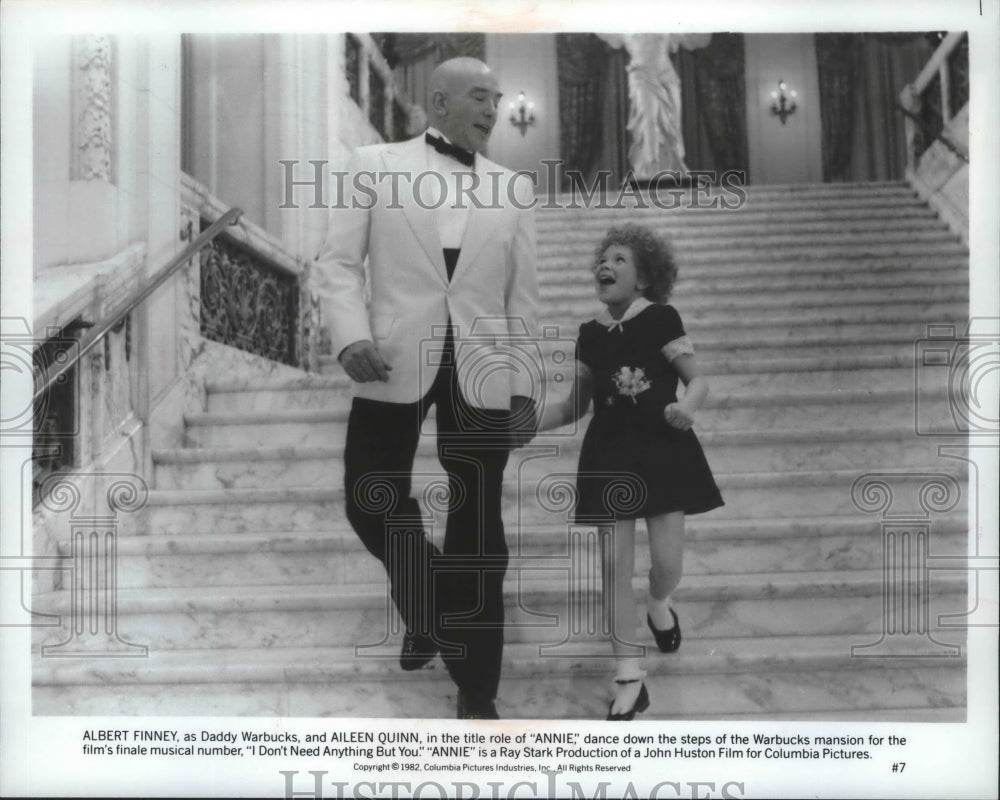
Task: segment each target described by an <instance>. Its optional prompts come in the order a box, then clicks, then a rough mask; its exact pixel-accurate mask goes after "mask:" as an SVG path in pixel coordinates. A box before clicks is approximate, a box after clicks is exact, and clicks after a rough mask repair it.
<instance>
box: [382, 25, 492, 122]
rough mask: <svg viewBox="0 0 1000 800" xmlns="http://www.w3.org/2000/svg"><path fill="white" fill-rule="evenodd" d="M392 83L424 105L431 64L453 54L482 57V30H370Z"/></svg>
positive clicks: (435, 64) (483, 56)
mask: <svg viewBox="0 0 1000 800" xmlns="http://www.w3.org/2000/svg"><path fill="white" fill-rule="evenodd" d="M372 38H373V39H375V41H376V42H378V44H379V47H380V48H381V50H382V54H383V55H384V56H385V59H386V61H388V62H389V66H390V67H392V69H393V73H394V75H395V77H396V84H397V85H398V86H399V87H400V88H401V89H402V90H403V91H404V92H405V93H406V95H407V96H408V97H409V98H410V100H411V101H413V102H414V103H416V104H417V105H418V106H421V107H423V108H426V107H427V101H428V99H429V98H428V97H427V86H428V83H429V81H430V76H431V73H432V72H433V71H434V67H436V66H437V65H438V64H440V63H441V62H442V61H447V60H448V59H449V58H455V57H457V56H471V57H472V58H478V59H480V60H484V59H485V58H486V34H484V33H381V34H379V33H373V34H372Z"/></svg>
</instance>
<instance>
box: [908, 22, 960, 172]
mask: <svg viewBox="0 0 1000 800" xmlns="http://www.w3.org/2000/svg"><path fill="white" fill-rule="evenodd" d="M966 35H967V34H966V33H964V32H961V31H959V32H953V33H949V34H947V35H946V36H945V37H944V39H942V40H941V44H940V45H938V48H937V50H935V51H934V53H933V54H932V55H931V57H930V59H929V60H928V62H927V63H926V64H925V65H924V68H923V69H922V70H921V71H920V74H919V75H918V76H917V77H916V79H915V80H914V81H913V82H912V83H908V84H907V85H906V86H904V87H903V91H902V92H900V95H899V107H900V109H901V110H902V111H903V113H904V114H905V115H906V120H905V123H904V125H905V131H906V158H907V166H908V167H909V168H910V169H915V168H916V165H917V161H918V160H919V157H920V155H921V153H922V152H923V151H925V150H926V149H927V146H929V145H930V143H931V142H933V141H934V140H939V141H940V142H941V143H942V144H943V145H944V146H945V147H947V148H948V149H949V150H951V151H952V152H953V153H954V154H955V155H957V156H958V157H959V158H961V159H962V160H963V161H965V162H966V163H968V161H969V157H968V154H967V153H964V152H963V151H962V149H961V148H960V147H958V145H956V144H955V143H954V142H953V141H951V140H950V139H949V138H948V137H947V136H946V135H945V134H944V130H945V129H946V128H947V127H948V123H949V122H951V120H952V118H953V117H954V116H955V111H956V109H953V108H952V105H953V103H952V100H953V98H952V97H951V67H950V65H949V59H950V57H951V54H952V53H953V52H954V51H955V49H956V48H957V47H958V46H959V45H960V44H961V43H962V40H963V39H964V38H965V37H966ZM935 79H937V80H938V85H939V86H940V95H941V109H940V111H941V127H940V129H939V130H935V129H934V128H932V127H931V126H930V125H929V124H928V123H927V122H926V121H925V120H924V119H923V118H922V117H921V116H920V112H921V110H922V109H923V108H924V102H925V97H924V95H925V94H926V93H927V89H928V87H929V86H930V85H931V84H932V83H933V82H934V80H935ZM935 127H936V126H935ZM918 129H919V130H920V132H921V133H922V134H923V136H924V140H925V146H924V147H923V148H922V150H921V153H918V152H917V131H918Z"/></svg>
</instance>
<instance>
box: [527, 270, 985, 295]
mask: <svg viewBox="0 0 1000 800" xmlns="http://www.w3.org/2000/svg"><path fill="white" fill-rule="evenodd" d="M589 278H590V274H589V273H588V272H583V271H581V272H580V274H579V275H578V276H577V280H576V281H574V282H573V283H566V282H564V283H562V284H561V285H560V284H543V285H542V286H541V287H540V297H541V300H542V302H549V301H559V300H565V299H569V298H577V297H585V298H587V299H593V298H594V296H595V295H594V285H593V281H592V280H589ZM968 282H969V276H968V273H967V272H960V271H958V270H956V271H953V272H944V271H941V270H937V271H932V270H923V271H913V272H909V273H907V274H906V275H905V277H904V276H901V275H898V274H893V273H872V274H866V275H845V274H843V273H825V274H817V273H805V274H801V275H790V276H788V277H781V278H776V277H774V276H764V277H758V276H756V275H752V276H751V275H743V276H738V277H733V278H724V277H720V276H716V275H712V276H711V277H691V276H685V277H683V278H681V279H680V280H678V282H677V286H676V287H675V289H674V292H673V294H672V295H671V297H672V298H673V299H674V300H676V301H678V302H680V301H681V300H682V299H683V300H687V299H693V300H697V299H700V298H703V297H705V298H710V297H713V296H717V295H719V294H722V295H726V294H731V293H734V292H743V293H746V294H753V293H763V294H778V293H781V294H785V293H789V292H807V291H810V292H819V293H822V294H825V293H826V292H828V291H831V290H844V289H851V290H855V291H857V290H861V289H866V290H868V291H871V292H876V293H878V292H895V291H897V290H899V289H900V288H901V287H903V286H905V287H907V288H910V289H916V287H918V286H920V287H926V288H928V289H932V290H933V289H935V288H937V287H941V286H952V287H955V286H959V287H964V286H967V285H968Z"/></svg>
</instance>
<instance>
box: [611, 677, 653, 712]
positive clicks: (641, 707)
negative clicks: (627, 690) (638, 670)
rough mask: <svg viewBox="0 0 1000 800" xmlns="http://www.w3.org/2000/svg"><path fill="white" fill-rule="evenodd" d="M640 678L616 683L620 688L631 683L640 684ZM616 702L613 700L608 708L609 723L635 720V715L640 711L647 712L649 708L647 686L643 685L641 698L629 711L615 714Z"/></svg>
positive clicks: (639, 697) (640, 692)
mask: <svg viewBox="0 0 1000 800" xmlns="http://www.w3.org/2000/svg"><path fill="white" fill-rule="evenodd" d="M640 682H641V681H640V679H639V678H632V679H631V680H620V679H616V680H615V683H616V684H617V685H618V686H625V685H626V684H629V683H640ZM614 707H615V701H614V700H612V701H611V704H610V705H609V706H608V719H607V721H608V722H624V721H628V720H632V719H635V715H636V714H637V713H638V712H640V711H645V710H646V709H647V708H649V692H647V691H646V684H645V683H643V684H642V686H640V687H639V696H638V697H636V698H635V703H633V704H632V707H631V708H630V709H628V710H627V711H622V712H620V713H618V714H616V713H614Z"/></svg>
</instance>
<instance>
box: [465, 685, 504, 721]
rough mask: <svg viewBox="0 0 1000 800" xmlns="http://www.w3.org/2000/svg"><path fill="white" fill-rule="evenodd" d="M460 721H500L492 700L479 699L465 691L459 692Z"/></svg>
mask: <svg viewBox="0 0 1000 800" xmlns="http://www.w3.org/2000/svg"><path fill="white" fill-rule="evenodd" d="M458 719H500V715H499V714H497V707H496V706H495V705H494V704H493V700H492V699H491V698H486V697H477V696H476V695H474V694H472V693H471V692H467V691H465V690H464V689H459V690H458Z"/></svg>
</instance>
